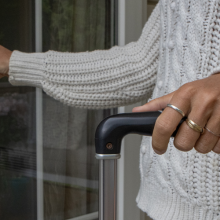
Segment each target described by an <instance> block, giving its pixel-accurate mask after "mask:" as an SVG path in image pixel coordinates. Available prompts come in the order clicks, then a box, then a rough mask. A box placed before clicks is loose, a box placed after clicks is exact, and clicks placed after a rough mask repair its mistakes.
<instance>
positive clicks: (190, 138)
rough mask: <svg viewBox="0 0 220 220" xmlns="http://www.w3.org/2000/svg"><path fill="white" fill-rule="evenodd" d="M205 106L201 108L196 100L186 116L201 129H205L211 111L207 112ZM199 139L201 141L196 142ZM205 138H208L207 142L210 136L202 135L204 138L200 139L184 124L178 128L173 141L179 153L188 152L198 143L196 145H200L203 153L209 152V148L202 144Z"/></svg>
mask: <svg viewBox="0 0 220 220" xmlns="http://www.w3.org/2000/svg"><path fill="white" fill-rule="evenodd" d="M205 106H206V105H205V104H204V105H202V106H201V100H200V99H196V101H195V103H194V104H193V108H192V110H191V112H190V113H189V115H188V119H189V120H192V121H193V122H195V123H196V124H197V125H199V126H200V127H202V128H204V127H205V125H206V123H207V121H208V119H209V118H210V115H211V111H207V109H206V107H205ZM207 112H208V114H207ZM200 137H201V138H202V139H201V141H198V140H199V139H200ZM205 137H209V140H210V136H209V135H208V134H207V133H206V134H204V137H202V136H201V133H199V132H197V131H195V130H193V129H192V128H190V127H189V125H188V124H187V123H186V122H185V123H183V124H182V126H181V127H180V129H179V130H178V132H177V135H176V137H175V139H174V145H175V147H176V148H177V149H179V150H181V151H189V150H191V149H192V148H193V147H195V146H196V143H197V141H198V144H200V148H201V145H202V151H203V152H205V151H209V150H210V149H209V148H210V147H209V146H208V145H207V144H206V143H204V138H205ZM207 141H208V140H207ZM196 147H198V146H196ZM212 147H213V146H212ZM200 148H198V149H200Z"/></svg>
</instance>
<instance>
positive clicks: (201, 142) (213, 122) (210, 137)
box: [195, 109, 220, 154]
mask: <svg viewBox="0 0 220 220" xmlns="http://www.w3.org/2000/svg"><path fill="white" fill-rule="evenodd" d="M206 127H207V129H208V130H207V129H204V130H205V132H204V134H203V135H201V136H200V138H199V139H198V141H197V142H196V145H195V149H196V150H197V151H198V152H200V153H203V154H206V153H209V152H210V151H212V150H214V148H215V146H216V144H217V142H218V139H219V137H217V136H216V135H214V134H219V133H220V117H219V109H214V111H213V113H212V115H211V117H210V118H209V120H208V122H207V124H206ZM210 131H212V132H214V134H213V133H212V132H210Z"/></svg>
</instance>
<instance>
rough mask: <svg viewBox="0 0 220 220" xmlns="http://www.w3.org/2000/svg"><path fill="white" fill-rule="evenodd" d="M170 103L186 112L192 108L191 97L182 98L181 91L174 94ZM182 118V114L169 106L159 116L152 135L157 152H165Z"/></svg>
mask: <svg viewBox="0 0 220 220" xmlns="http://www.w3.org/2000/svg"><path fill="white" fill-rule="evenodd" d="M170 104H172V105H174V106H176V107H177V108H179V109H180V110H182V111H183V112H184V113H185V114H186V113H187V112H188V109H189V108H190V98H188V99H186V98H184V99H182V98H181V97H180V95H179V92H176V93H175V94H174V95H173V97H172V99H171V101H170ZM181 119H182V115H181V114H180V113H179V112H177V111H176V110H174V109H172V108H169V107H167V108H165V110H164V111H163V112H162V114H161V115H160V116H159V117H158V119H157V121H156V124H155V127H154V131H153V135H152V145H153V149H154V150H155V152H156V153H158V154H163V153H165V152H166V149H167V145H168V143H169V140H170V137H171V135H172V134H173V132H174V131H175V130H176V127H177V126H178V124H179V122H180V120H181Z"/></svg>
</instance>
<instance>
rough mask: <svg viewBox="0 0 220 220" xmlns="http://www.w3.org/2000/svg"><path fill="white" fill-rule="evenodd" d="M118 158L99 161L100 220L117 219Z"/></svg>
mask: <svg viewBox="0 0 220 220" xmlns="http://www.w3.org/2000/svg"><path fill="white" fill-rule="evenodd" d="M116 201H117V160H116V159H115V160H108V159H107V160H100V161H99V220H116V207H117V204H116Z"/></svg>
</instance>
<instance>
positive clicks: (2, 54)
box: [0, 45, 12, 79]
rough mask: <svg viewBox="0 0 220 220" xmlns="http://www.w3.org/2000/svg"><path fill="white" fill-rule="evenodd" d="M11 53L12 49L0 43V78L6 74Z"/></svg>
mask: <svg viewBox="0 0 220 220" xmlns="http://www.w3.org/2000/svg"><path fill="white" fill-rule="evenodd" d="M11 54H12V51H10V50H8V49H6V48H5V47H3V46H1V45H0V79H1V78H2V77H4V76H8V71H9V60H10V57H11Z"/></svg>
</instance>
